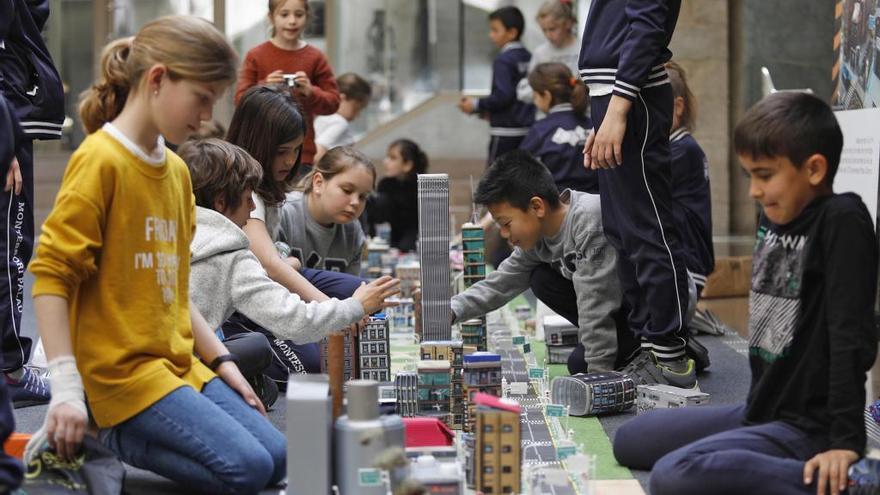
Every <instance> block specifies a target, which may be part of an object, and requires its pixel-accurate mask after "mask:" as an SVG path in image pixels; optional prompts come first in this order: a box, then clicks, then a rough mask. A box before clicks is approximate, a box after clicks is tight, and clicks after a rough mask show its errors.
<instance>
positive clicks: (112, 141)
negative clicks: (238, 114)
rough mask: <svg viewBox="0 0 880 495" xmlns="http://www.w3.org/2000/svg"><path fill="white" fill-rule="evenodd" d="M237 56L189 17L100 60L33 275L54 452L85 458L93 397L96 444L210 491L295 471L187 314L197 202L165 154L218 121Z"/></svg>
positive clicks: (201, 326) (227, 359)
mask: <svg viewBox="0 0 880 495" xmlns="http://www.w3.org/2000/svg"><path fill="white" fill-rule="evenodd" d="M236 59H237V56H236V54H235V52H234V51H233V50H232V48H231V47H230V46H229V45H228V43H227V42H226V40H225V39H224V37H223V35H222V34H221V33H220V32H218V31H217V30H216V29H215V28H214V27H213V26H212V25H211V24H209V23H208V22H207V21H204V20H201V19H198V18H195V17H184V16H175V17H165V18H161V19H158V20H156V21H153V22H151V23H149V24H147V25H146V26H144V27H143V28H142V29H141V31H140V32H139V33H138V34H137V35H136V36H135V37H133V38H128V39H122V40H117V41H115V42H113V43H111V44H110V45H109V46H108V47H107V48H106V49H105V50H104V54H103V56H102V61H101V62H102V71H103V74H102V77H101V80H100V81H98V83H97V84H95V85H94V86H93V87H92V88H91V90H90V91H89V92H87V94H86V95H85V96H84V99H83V101H82V103H81V105H80V114H81V116H82V120H83V123H84V125H85V127H86V129H87V130H88V132H89V133H90V134H89V136H88V137H87V138H86V140H85V141H83V143H82V145H80V147H79V149H77V151H76V152H75V153H74V154H73V156H72V157H71V159H70V163H69V164H68V166H67V170H66V171H65V174H64V179H63V181H62V184H61V190H60V191H59V193H58V197H57V200H56V203H55V207H54V208H53V210H52V213H51V214H50V215H49V218H48V219H47V220H46V223H45V224H44V226H43V232H42V235H41V236H40V243H39V248H38V249H37V255H36V259H35V260H34V262H33V263H32V264H31V267H30V269H31V271H32V272H33V273H34V275H35V277H36V281H35V283H34V290H33V295H34V307H35V312H36V314H37V324H38V327H39V331H40V335H41V337H42V338H43V342H44V345H45V347H46V354H47V355H48V358H49V360H50V361H49V369H50V382H51V386H52V399H51V401H50V403H49V411H48V414H47V417H46V422H45V424H44V426H43V429H42V433H44V434H45V436H46V437H45V438H47V439H48V442H49V445H50V446H51V447H53V448H54V449H55V450H56V451H57V453H58V454H59V455H61V456H62V457H70V456H72V455H74V454H75V452H76V450H77V448H78V446H79V444H80V442H81V440H82V438H83V434H84V431H85V429H86V405H85V399H84V392H85V396H88V403H89V406H90V409H91V412H92V415H93V417H94V420H95V422H96V423H97V425H98V427H99V428H101V430H100V433H99V437H100V439H101V441H102V442H103V443H104V444H105V445H107V446H108V447H110V448H111V449H113V450H114V451H115V452H116V453H117V454H118V455H119V456H120V458H121V459H122V460H124V461H125V462H127V463H129V464H132V465H134V466H137V467H140V468H143V469H148V470H151V471H154V472H156V473H158V474H160V475H162V476H165V477H167V478H170V479H172V480H175V481H177V482H179V483H182V484H184V485H186V486H188V487H189V488H190V489H192V490H195V491H203V492H207V493H255V492H257V491H259V490H261V489H263V488H265V487H266V486H269V485H272V484H275V483H277V482H279V481H280V480H281V479H282V478H283V476H284V467H285V462H286V456H285V439H284V436H283V435H282V434H281V433H280V432H278V430H277V429H275V428H274V427H273V426H272V425H271V424H270V423H269V421H268V420H267V419H266V418H265V417H264V415H265V411H264V410H263V407H262V405H261V404H260V402H259V399H257V397H256V395H255V394H254V392H253V390H252V389H251V388H250V386H249V385H248V384H247V382H246V381H245V379H244V378H243V377H242V375H241V373H240V372H239V370H238V368H237V366H236V364H235V356H233V355H231V354H229V353H228V351H227V350H226V348H225V347H224V346H223V344H222V343H221V342H220V341H219V340H218V339H217V337H216V336H215V334H214V332H213V331H212V329H211V328H209V327H208V325H207V323H205V321H204V318H202V316H201V315H200V314H199V312H198V310H197V309H196V308H195V307H194V306H191V305H190V301H189V295H188V290H189V286H188V284H189V266H190V256H189V247H190V241H191V240H192V236H193V232H194V229H195V204H194V200H193V195H192V186H191V183H190V176H189V173H188V171H187V168H186V165H185V164H184V163H183V161H181V159H180V158H179V157H178V156H177V155H175V154H174V153H173V152H171V151H170V150H168V149H167V148H166V147H165V142H164V139H168V140H169V141H171V142H174V143H182V142H183V141H184V140H185V139H186V138H187V137H188V136H189V135H190V134H192V133H194V132H195V131H196V130H197V129H198V127H199V124H200V122H201V121H206V120H210V119H211V113H212V107H213V105H214V102H215V101H216V100H217V99H218V98H219V97H220V96H221V94H222V93H223V91H224V90H225V88H226V87H227V86H228V85H229V84H231V82H232V81H234V79H235V63H236ZM199 358H201V359H199ZM261 413H262V415H261ZM37 437H41V438H42V435H37ZM34 443H35V445H32V446H36V447H39V443H37V442H34Z"/></svg>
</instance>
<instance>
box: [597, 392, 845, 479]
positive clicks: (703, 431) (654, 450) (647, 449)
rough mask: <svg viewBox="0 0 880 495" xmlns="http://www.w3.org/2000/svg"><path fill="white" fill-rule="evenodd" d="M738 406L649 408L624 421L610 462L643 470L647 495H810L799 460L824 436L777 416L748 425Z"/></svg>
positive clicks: (819, 447) (822, 444)
mask: <svg viewBox="0 0 880 495" xmlns="http://www.w3.org/2000/svg"><path fill="white" fill-rule="evenodd" d="M745 409H746V406H745V405H742V404H741V405H728V406H708V407H685V408H683V409H655V410H653V411H648V412H647V413H645V414H639V415H638V417H636V418H634V419H631V420H630V421H628V422H627V423H624V424H623V426H621V427H620V428H619V429H618V430H617V434H616V435H615V438H614V457H615V458H616V459H617V462H619V463H620V464H622V465H624V466H627V467H629V468H634V469H650V470H651V481H650V492H651V493H652V494H654V495H667V494H670V495H672V494H674V495H691V494H693V495H702V494H705V493H711V494H713V495H727V494H730V495H739V494H742V493H772V494H774V495H810V494H814V493H816V481H815V477H814V481H813V483H811V484H810V485H805V484H804V481H803V473H804V463H805V461H807V460H808V459H810V458H812V457H813V456H814V455H816V454H818V453H819V452H823V451H825V450H828V439H827V437H826V436H824V435H821V434H819V435H817V434H815V433H813V434H811V433H808V432H806V431H803V430H801V429H800V428H796V427H794V426H792V425H790V424H788V423H786V422H784V421H771V422H769V423H761V424H755V425H748V424H746V422H745Z"/></svg>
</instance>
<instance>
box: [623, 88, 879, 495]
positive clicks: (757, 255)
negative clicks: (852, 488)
mask: <svg viewBox="0 0 880 495" xmlns="http://www.w3.org/2000/svg"><path fill="white" fill-rule="evenodd" d="M734 145H735V149H736V152H737V155H739V159H740V162H741V164H742V167H743V169H744V170H745V172H746V173H747V174H748V175H749V178H750V187H749V193H750V195H751V196H752V197H753V198H754V199H755V200H757V201H758V202H759V203H760V204H761V206H762V210H763V212H762V214H761V218H760V222H759V225H758V232H757V241H756V245H755V250H754V262H753V263H754V270H753V272H752V281H751V294H750V297H749V334H750V335H749V361H750V364H751V369H752V383H751V389H750V391H749V395H748V399H747V400H746V403H745V404H743V405H733V406H719V407H699V408H686V409H681V410H657V411H653V412H650V413H647V414H645V415H643V416H639V417H638V418H636V419H634V420H632V421H630V422H629V423H627V424H625V425H623V426H622V427H621V428H620V430H619V431H618V432H617V436H616V438H615V440H614V455H615V457H616V458H617V460H618V462H620V463H621V464H623V465H625V466H628V467H632V468H636V469H652V473H651V482H650V491H651V493H653V494H655V495H658V494H659V495H662V494H666V493H670V494H671V493H674V494H689V493H693V494H703V493H713V494H725V493H730V494H741V493H773V494H808V493H820V494H824V493H828V492H830V493H834V494H836V493H839V492H841V491H843V489H844V488H845V486H846V483H847V468H848V467H849V466H850V464H852V463H853V462H855V461H856V460H858V459H859V458H860V457H861V456H862V453H863V451H864V449H865V425H864V405H865V372H866V371H867V370H868V369H870V367H871V365H872V364H873V363H874V357H875V353H876V349H877V337H876V330H875V327H874V313H873V308H874V297H875V293H876V284H877V238H876V236H875V233H874V225H873V222H872V221H871V216H870V215H869V214H868V210H867V208H865V205H864V203H862V201H861V199H860V198H859V197H858V196H856V195H855V194H852V193H846V194H835V193H834V192H833V190H832V183H833V181H834V175H835V172H836V171H837V166H838V162H839V160H840V153H841V148H842V146H843V135H842V134H841V131H840V128H839V126H838V125H837V120H836V119H835V117H834V114H833V113H832V111H831V108H829V107H828V105H827V104H826V103H824V102H823V101H821V100H819V99H818V98H816V97H815V96H812V95H809V94H804V93H776V94H774V95H771V96H769V97H767V98H765V99H764V100H763V101H761V102H759V103H758V104H757V105H755V106H754V107H752V109H751V110H749V111H748V112H747V113H746V115H745V116H744V117H743V120H742V121H741V122H740V123H739V125H737V127H736V131H735V135H734Z"/></svg>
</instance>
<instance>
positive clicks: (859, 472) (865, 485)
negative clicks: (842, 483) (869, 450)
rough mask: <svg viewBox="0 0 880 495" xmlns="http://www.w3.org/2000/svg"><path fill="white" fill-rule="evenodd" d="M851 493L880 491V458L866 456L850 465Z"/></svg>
mask: <svg viewBox="0 0 880 495" xmlns="http://www.w3.org/2000/svg"><path fill="white" fill-rule="evenodd" d="M847 493H849V494H850V495H877V494H878V493H880V460H877V459H870V458H867V457H866V458H864V459H862V460H860V461H859V462H857V463H855V464H853V465H852V466H850V467H849V488H848V489H847Z"/></svg>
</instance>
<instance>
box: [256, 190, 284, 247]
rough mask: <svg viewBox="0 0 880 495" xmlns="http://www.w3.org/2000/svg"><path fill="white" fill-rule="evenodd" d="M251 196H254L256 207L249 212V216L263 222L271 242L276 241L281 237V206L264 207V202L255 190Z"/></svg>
mask: <svg viewBox="0 0 880 495" xmlns="http://www.w3.org/2000/svg"><path fill="white" fill-rule="evenodd" d="M252 197H253V198H254V206H256V208H254V211H252V212H251V218H255V219H257V220H260V221H261V222H263V223H265V224H266V231H267V232H269V237H270V238H271V239H272V242H275V241H277V240H278V239H279V238H280V237H281V207H280V206H269V207H266V202H265V201H263V198H261V197H260V195H259V194H257V193H256V192H254V193H253V194H252Z"/></svg>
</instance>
